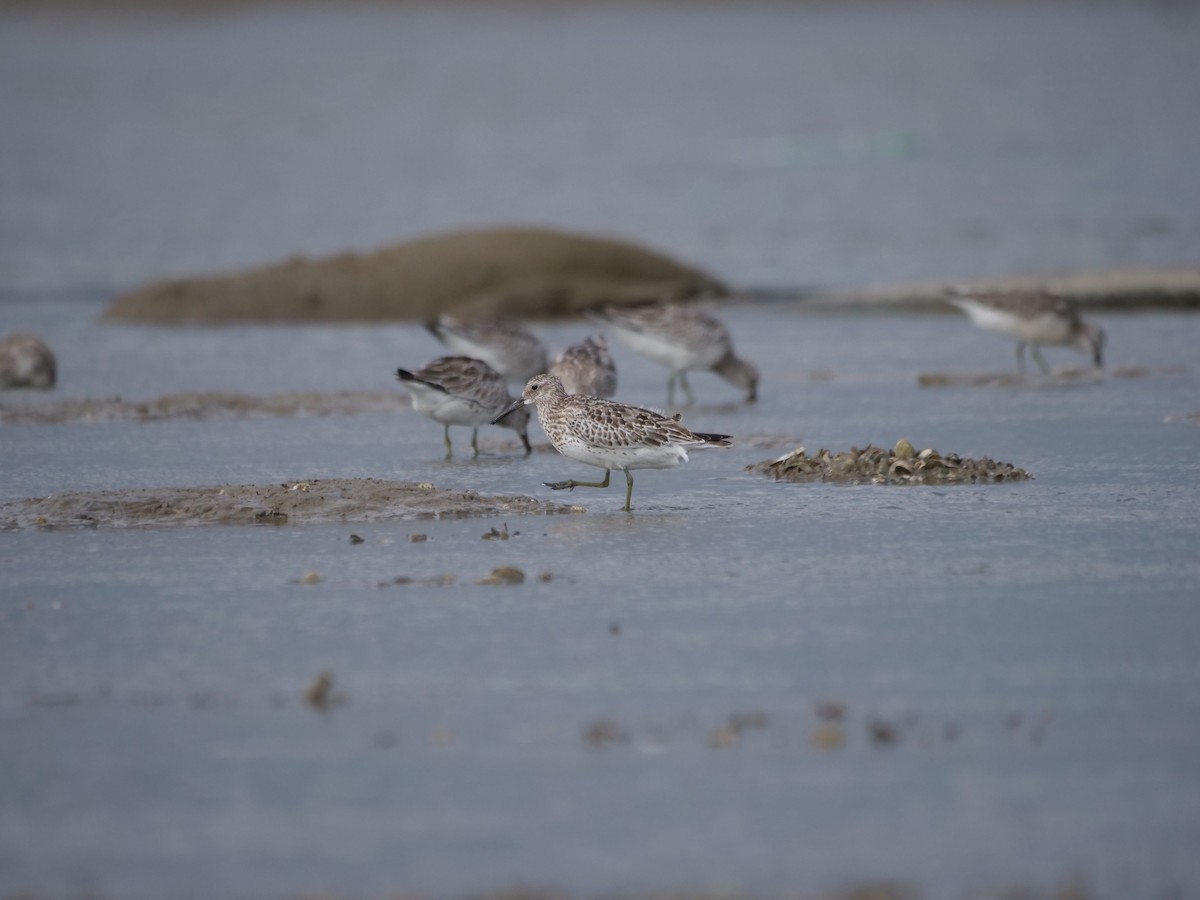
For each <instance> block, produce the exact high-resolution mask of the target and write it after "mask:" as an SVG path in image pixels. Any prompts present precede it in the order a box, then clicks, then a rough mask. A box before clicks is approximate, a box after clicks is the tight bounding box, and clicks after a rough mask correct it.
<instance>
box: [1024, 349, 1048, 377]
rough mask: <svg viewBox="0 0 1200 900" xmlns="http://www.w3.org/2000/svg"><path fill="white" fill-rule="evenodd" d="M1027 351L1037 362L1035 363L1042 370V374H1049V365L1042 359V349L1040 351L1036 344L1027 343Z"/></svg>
mask: <svg viewBox="0 0 1200 900" xmlns="http://www.w3.org/2000/svg"><path fill="white" fill-rule="evenodd" d="M1029 352H1030V353H1031V354H1032V356H1033V361H1034V362H1035V363H1037V364H1038V368H1039V369H1041V370H1042V374H1043V375H1049V374H1050V366H1049V365H1047V363H1046V361H1045V360H1044V359H1042V351H1041V349H1040V348H1039V347H1038V345H1037V344H1030V345H1029Z"/></svg>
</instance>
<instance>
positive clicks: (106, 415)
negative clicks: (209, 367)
mask: <svg viewBox="0 0 1200 900" xmlns="http://www.w3.org/2000/svg"><path fill="white" fill-rule="evenodd" d="M411 408H412V401H411V400H410V399H409V397H408V394H406V393H404V392H403V391H341V392H338V393H333V394H322V393H315V392H311V391H297V392H291V393H286V394H272V395H269V396H265V397H256V396H252V395H249V394H226V393H217V392H191V391H189V392H185V393H181V394H164V395H163V396H161V397H156V398H154V399H152V400H124V399H122V398H121V397H84V398H79V399H66V400H53V401H47V402H32V403H31V402H25V403H22V402H18V401H0V422H2V423H4V424H5V425H57V424H63V423H74V422H159V421H163V420H166V419H197V420H199V419H242V418H252V417H269V416H348V415H354V414H357V413H389V412H400V411H402V410H407V409H411Z"/></svg>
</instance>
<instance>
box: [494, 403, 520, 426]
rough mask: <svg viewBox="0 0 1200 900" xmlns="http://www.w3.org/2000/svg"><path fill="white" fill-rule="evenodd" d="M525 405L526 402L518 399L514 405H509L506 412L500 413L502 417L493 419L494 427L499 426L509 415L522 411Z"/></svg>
mask: <svg viewBox="0 0 1200 900" xmlns="http://www.w3.org/2000/svg"><path fill="white" fill-rule="evenodd" d="M524 405H525V401H524V400H523V399H521V398H519V397H518V398H517V399H516V400H514V401H513V402H512V403H510V404H508V406H506V407H504V412H502V413H500V415H498V416H496V418H494V419H492V424H493V425H495V424H497V423H498V422H499V421H500V420H501V419H503V418H504V417H505V416H507V415H508V414H509V413H511V412H514V411H516V410H518V409H520V408H521V407H522V406H524Z"/></svg>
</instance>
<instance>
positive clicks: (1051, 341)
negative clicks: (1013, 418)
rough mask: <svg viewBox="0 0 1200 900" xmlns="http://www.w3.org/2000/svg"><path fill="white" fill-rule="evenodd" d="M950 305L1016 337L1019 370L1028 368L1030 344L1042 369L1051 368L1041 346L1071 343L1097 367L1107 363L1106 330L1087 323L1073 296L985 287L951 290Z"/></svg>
mask: <svg viewBox="0 0 1200 900" xmlns="http://www.w3.org/2000/svg"><path fill="white" fill-rule="evenodd" d="M947 294H948V297H947V299H948V300H949V302H950V303H953V304H954V305H955V306H957V307H958V308H959V309H961V310H962V311H963V312H965V313H966V314H967V315H968V316H969V317H970V319H971V321H972V322H973V323H974V324H976V325H978V326H979V327H980V328H986V329H988V330H989V331H995V332H999V333H1000V334H1005V335H1008V336H1009V337H1011V338H1015V339H1016V341H1017V370H1018V371H1019V372H1022V373H1024V371H1025V345H1026V344H1028V345H1029V347H1030V355H1031V356H1033V359H1034V362H1036V363H1037V364H1038V367H1039V368H1040V369H1041V370H1042V373H1043V374H1046V375H1048V374H1050V366H1048V365H1047V364H1046V360H1044V359H1043V358H1042V353H1041V350H1040V347H1041V346H1042V345H1043V344H1045V345H1050V346H1068V347H1074V348H1075V349H1076V350H1079V351H1081V352H1083V353H1088V354H1091V357H1092V363H1093V364H1094V365H1095V366H1096V368H1097V369H1100V368H1103V367H1104V344H1105V341H1106V337H1105V334H1104V329H1102V328H1100V327H1099V326H1096V325H1092V324H1090V323H1088V322H1085V321H1083V319H1082V318H1081V317H1080V315H1079V308H1078V307H1077V306H1076V304H1075V302H1074V301H1073V300H1071V299H1070V298H1069V297H1060V296H1057V295H1056V294H1052V293H1050V292H1049V291H982V290H971V289H969V288H963V287H951V288H948V289H947Z"/></svg>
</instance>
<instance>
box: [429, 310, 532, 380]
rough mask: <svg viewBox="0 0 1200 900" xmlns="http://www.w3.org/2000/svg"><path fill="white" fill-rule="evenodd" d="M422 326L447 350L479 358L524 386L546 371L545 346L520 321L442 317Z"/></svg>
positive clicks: (444, 315) (443, 315)
mask: <svg viewBox="0 0 1200 900" xmlns="http://www.w3.org/2000/svg"><path fill="white" fill-rule="evenodd" d="M425 327H426V329H428V331H429V333H430V334H432V335H433V336H434V337H435V338H437V339H438V340H439V341H441V342H442V343H443V344H445V345H446V347H448V348H449V349H450V350H452V351H454V352H455V353H461V354H463V355H464V356H470V357H471V358H472V359H482V360H483V361H484V362H485V363H487V364H488V365H489V366H491V367H492V368H493V369H495V370H496V371H497V372H499V373H500V374H501V375H503V376H504V377H505V378H507V379H508V380H510V381H518V382H520V383H522V384H524V383H525V382H526V381H527V380H528V379H530V378H532V377H533V376H534V375H538V374H541V373H542V372H545V371H546V361H547V360H546V346H545V345H544V344H543V343H542V342H541V339H540V338H538V336H537V335H536V334H534V333H533V332H532V331H530V330H529V329H528V328H526V327H525V326H524V325H522V324H521V323H520V322H514V321H512V320H510V319H458V318H456V317H454V316H450V315H446V314H442V315H440V316H438V317H437V319H435V320H434V321H432V322H427V323H426V324H425Z"/></svg>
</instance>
